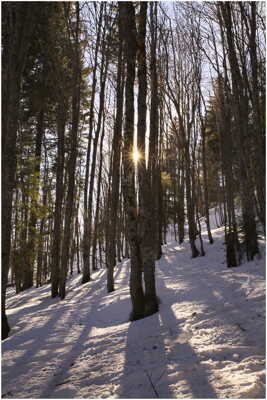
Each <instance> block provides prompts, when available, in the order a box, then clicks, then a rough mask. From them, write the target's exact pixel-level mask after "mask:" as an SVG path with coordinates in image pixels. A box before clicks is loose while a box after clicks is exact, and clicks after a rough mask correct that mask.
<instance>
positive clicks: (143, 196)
mask: <svg viewBox="0 0 267 400" xmlns="http://www.w3.org/2000/svg"><path fill="white" fill-rule="evenodd" d="M146 14H147V3H146V2H142V3H141V5H140V14H139V32H138V44H139V46H138V84H139V86H138V87H139V90H138V123H137V145H138V148H139V151H140V153H141V157H140V158H141V159H140V161H139V165H138V177H139V193H140V205H139V221H138V222H139V225H140V226H139V230H140V231H141V232H139V233H140V235H141V246H140V248H141V258H142V264H143V271H144V282H145V315H146V316H147V315H151V314H154V313H155V312H157V311H158V302H157V296H156V286H155V242H156V241H157V240H158V237H157V236H158V235H157V232H156V231H155V229H157V228H158V225H156V226H155V224H154V221H155V220H156V219H157V214H156V210H155V205H154V204H151V202H153V199H155V198H156V197H157V195H158V193H157V191H156V190H157V184H156V182H155V181H156V179H157V175H156V174H157V171H156V167H155V161H154V160H155V159H156V150H157V146H156V144H155V146H154V148H151V147H150V149H149V157H150V163H151V167H150V168H148V169H147V168H146V157H145V135H146V111H147V108H146V97H147V71H146V44H145V42H146ZM153 18H154V17H153ZM153 23H155V21H154V22H153ZM153 34H154V32H153ZM154 41H155V38H154ZM154 45H155V43H154ZM153 51H156V49H154V48H153ZM153 61H154V62H155V54H154V58H153ZM153 61H151V62H153ZM155 79H156V77H155V76H154V77H153V84H154V85H155V86H156V83H155ZM156 91H157V86H156V87H154V89H153V93H154V95H156V96H157V94H156ZM152 98H153V94H152ZM151 109H152V110H151V113H152V111H153V117H152V116H151V120H150V124H151V121H152V119H153V118H156V119H157V103H156V104H153V107H152V106H151ZM154 122H155V121H154V120H153V126H152V127H151V129H152V130H153V129H155V131H157V129H158V126H157V122H156V124H155V125H154ZM155 131H151V135H152V136H154V138H153V139H154V143H155V141H157V136H158V135H157V133H156V132H155ZM150 142H151V139H150ZM157 183H158V182H157ZM157 201H158V199H157ZM157 208H158V207H157ZM140 228H141V229H140ZM156 249H157V247H156Z"/></svg>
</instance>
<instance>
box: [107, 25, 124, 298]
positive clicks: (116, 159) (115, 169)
mask: <svg viewBox="0 0 267 400" xmlns="http://www.w3.org/2000/svg"><path fill="white" fill-rule="evenodd" d="M119 23H120V22H119ZM119 29H120V30H121V29H122V28H121V27H119ZM124 69H125V68H124V62H123V40H120V43H119V52H118V70H117V88H116V98H117V104H116V120H115V126H114V134H113V143H112V152H113V157H112V167H111V169H112V184H111V185H112V186H111V192H110V203H111V205H110V215H109V218H108V235H107V240H108V241H107V291H108V292H112V291H113V290H114V279H113V272H114V266H115V264H116V238H117V236H118V232H117V231H118V227H117V220H118V218H117V213H118V203H119V202H118V201H119V188H120V185H119V183H120V162H121V142H122V112H123V91H124Z"/></svg>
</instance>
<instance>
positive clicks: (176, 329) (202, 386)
mask: <svg viewBox="0 0 267 400" xmlns="http://www.w3.org/2000/svg"><path fill="white" fill-rule="evenodd" d="M158 287H159V288H160V293H161V296H162V304H161V306H160V311H159V314H160V318H161V320H162V323H163V326H164V328H165V335H166V336H165V337H166V342H167V360H168V366H169V368H170V373H171V374H173V375H174V376H177V378H178V379H179V381H183V382H184V383H183V384H182V385H181V386H180V389H179V390H181V391H182V393H179V392H176V393H175V397H180V396H181V395H183V394H184V393H188V392H189V393H190V392H191V395H192V398H202V399H206V398H208V399H216V398H217V397H218V396H217V394H216V392H215V390H214V389H213V387H212V385H211V383H210V382H209V379H208V377H209V375H210V373H209V371H208V370H207V369H206V368H205V367H203V366H202V365H200V361H199V359H198V357H197V354H196V352H195V351H194V349H193V348H192V346H191V345H190V343H189V340H190V338H191V335H190V334H189V333H186V332H184V331H183V330H182V329H181V323H180V324H179V321H178V320H177V317H176V315H175V314H174V312H173V311H172V308H171V305H172V304H173V303H176V302H177V297H176V295H175V293H174V292H173V291H172V290H169V289H168V288H167V287H166V286H165V284H164V281H163V280H160V281H159V283H158ZM165 299H167V301H168V302H166V300H165ZM171 387H172V386H171ZM174 388H175V385H174ZM183 392H184V393H183ZM182 397H184V396H182Z"/></svg>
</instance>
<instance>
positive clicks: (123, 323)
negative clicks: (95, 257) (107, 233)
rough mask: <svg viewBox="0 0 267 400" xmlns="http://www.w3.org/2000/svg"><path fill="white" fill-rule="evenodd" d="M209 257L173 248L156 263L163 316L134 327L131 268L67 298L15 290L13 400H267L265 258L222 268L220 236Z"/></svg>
mask: <svg viewBox="0 0 267 400" xmlns="http://www.w3.org/2000/svg"><path fill="white" fill-rule="evenodd" d="M212 233H213V236H214V239H215V243H214V244H213V245H210V244H208V243H207V237H206V234H204V235H203V237H204V241H205V250H206V256H205V257H198V258H195V259H191V258H190V251H189V245H188V243H187V242H186V243H185V244H183V245H181V246H180V245H178V244H177V243H176V242H172V241H171V237H170V242H169V243H168V244H167V245H166V246H164V248H163V251H164V255H163V257H162V259H161V260H160V261H159V262H157V271H156V274H157V291H158V295H159V297H160V300H161V304H160V312H159V313H157V314H155V315H153V316H151V317H148V318H145V319H143V320H139V321H135V322H132V323H130V322H128V318H129V313H130V309H131V307H130V298H129V289H128V280H129V262H128V261H125V262H123V263H121V264H120V265H118V266H117V267H116V269H115V282H116V291H115V292H113V293H111V294H107V293H106V271H104V270H101V271H98V272H96V273H95V275H93V281H91V282H89V283H87V284H85V285H83V286H80V285H79V282H80V279H81V277H79V276H77V277H75V278H72V279H71V280H69V283H68V287H69V288H68V291H67V296H66V299H65V300H64V301H60V300H58V299H50V297H49V296H50V292H49V286H48V285H46V286H43V287H42V288H39V289H31V290H28V291H25V292H23V293H21V294H19V295H15V294H14V291H13V289H9V290H8V301H7V307H8V316H9V320H10V323H11V326H12V332H11V336H10V337H9V338H8V339H7V340H5V341H4V342H3V345H2V394H3V396H4V397H6V398H156V397H160V398H264V397H265V384H264V383H265V364H264V362H265V347H264V346H265V276H264V273H265V254H264V251H265V249H264V246H263V244H262V258H261V259H257V260H256V261H255V262H250V263H246V264H243V265H242V266H240V267H238V268H234V269H228V268H226V265H225V248H224V245H223V229H222V228H216V229H213V231H212Z"/></svg>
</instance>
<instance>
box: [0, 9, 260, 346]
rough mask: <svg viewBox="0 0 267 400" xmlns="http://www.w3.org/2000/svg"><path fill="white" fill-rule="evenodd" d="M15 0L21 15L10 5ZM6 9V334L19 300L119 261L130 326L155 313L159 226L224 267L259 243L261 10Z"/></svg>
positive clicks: (57, 291) (59, 291) (57, 289)
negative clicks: (124, 265) (213, 221)
mask: <svg viewBox="0 0 267 400" xmlns="http://www.w3.org/2000/svg"><path fill="white" fill-rule="evenodd" d="M21 4H22V3H21ZM21 4H20V3H18V2H13V3H12V2H4V3H3V4H2V44H3V56H2V57H3V58H2V60H3V64H2V65H3V70H2V83H3V96H2V99H3V103H2V129H3V131H2V238H3V244H2V338H3V339H5V338H6V337H7V336H8V334H9V329H10V328H9V325H8V321H7V317H6V310H5V297H6V288H7V286H8V285H9V284H11V285H14V286H15V289H16V292H17V293H19V292H21V291H23V290H26V289H28V288H30V287H32V286H33V285H36V286H37V287H38V286H41V285H43V284H45V283H51V296H52V297H57V296H59V297H60V298H61V299H63V298H64V297H65V295H66V280H67V277H68V275H69V274H70V275H72V274H73V273H74V272H76V273H79V274H80V273H81V284H85V283H87V282H89V281H90V279H91V273H92V271H94V270H96V269H97V268H101V267H106V268H107V290H108V292H112V291H113V290H114V289H115V282H114V267H115V266H116V264H117V263H118V262H120V261H121V260H122V259H123V258H130V264H131V272H130V294H131V300H132V313H131V319H132V320H135V319H138V318H143V317H145V316H147V315H151V314H153V313H155V312H157V310H158V300H157V296H156V285H155V263H156V260H157V259H159V258H160V257H161V255H162V250H161V249H162V244H164V243H165V242H166V234H167V230H168V227H169V226H170V225H172V226H173V230H174V235H175V240H177V241H179V243H182V242H183V241H184V240H185V238H186V237H187V232H186V229H185V226H186V223H187V225H188V240H189V242H190V247H191V252H192V257H198V256H204V255H205V254H206V252H208V248H204V242H203V240H202V234H201V226H203V224H201V221H203V220H205V223H206V227H207V233H208V238H209V242H210V244H212V243H213V241H214V239H213V237H212V233H211V228H210V215H209V210H210V208H212V207H215V210H216V211H217V216H218V226H221V225H224V229H225V243H226V258H227V259H226V261H227V266H228V267H234V266H237V265H239V264H240V263H241V262H242V259H246V260H248V261H250V260H253V258H254V257H255V255H256V254H258V253H259V247H258V242H257V236H258V234H259V232H260V231H261V232H262V233H263V234H265V40H264V38H265V17H264V12H265V10H264V4H263V3H261V2H258V3H257V2H216V3H212V2H209V3H193V2H192V3H191V2H174V3H168V4H166V3H160V2H159V3H158V2H150V3H148V2H140V3H133V2H118V3H116V2H113V3H107V2H100V3H97V2H83V3H79V2H48V3H42V4H41V5H35V3H25V4H24V3H23V5H21Z"/></svg>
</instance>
